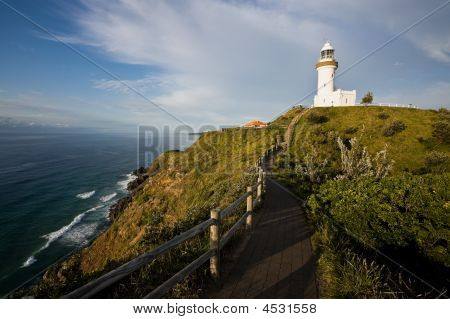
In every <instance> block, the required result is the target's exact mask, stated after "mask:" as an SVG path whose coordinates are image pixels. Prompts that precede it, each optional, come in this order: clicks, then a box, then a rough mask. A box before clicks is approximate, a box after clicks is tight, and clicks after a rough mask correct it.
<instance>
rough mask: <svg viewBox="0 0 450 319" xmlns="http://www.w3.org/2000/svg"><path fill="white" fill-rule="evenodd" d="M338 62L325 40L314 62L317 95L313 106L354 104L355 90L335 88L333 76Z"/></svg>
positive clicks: (329, 44) (332, 49)
mask: <svg viewBox="0 0 450 319" xmlns="http://www.w3.org/2000/svg"><path fill="white" fill-rule="evenodd" d="M337 68H338V62H337V61H336V59H335V58H334V48H333V47H332V46H331V43H330V42H329V41H327V42H326V43H325V44H324V45H323V47H322V50H320V59H319V62H317V64H316V70H317V76H318V78H317V95H316V96H314V106H349V105H356V91H355V90H353V91H344V90H341V89H337V90H336V89H335V86H334V77H335V73H336V69H337Z"/></svg>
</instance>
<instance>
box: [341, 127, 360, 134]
mask: <svg viewBox="0 0 450 319" xmlns="http://www.w3.org/2000/svg"><path fill="white" fill-rule="evenodd" d="M344 132H345V134H354V133H356V132H358V128H357V127H349V128H348V129H346V130H345V131H344Z"/></svg>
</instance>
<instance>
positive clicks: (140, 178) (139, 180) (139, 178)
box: [127, 167, 149, 193]
mask: <svg viewBox="0 0 450 319" xmlns="http://www.w3.org/2000/svg"><path fill="white" fill-rule="evenodd" d="M133 175H134V176H136V179H135V180H134V181H132V182H130V183H128V185H127V190H128V191H130V192H132V193H133V192H135V191H136V190H137V189H139V188H140V186H141V185H142V184H143V183H144V182H145V181H146V180H147V178H148V177H149V175H148V174H147V170H146V169H145V168H144V167H140V168H139V169H136V170H134V171H133Z"/></svg>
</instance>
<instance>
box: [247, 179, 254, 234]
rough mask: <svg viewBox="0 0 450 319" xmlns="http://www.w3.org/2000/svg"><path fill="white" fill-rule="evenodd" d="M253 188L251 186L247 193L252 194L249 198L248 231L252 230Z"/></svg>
mask: <svg viewBox="0 0 450 319" xmlns="http://www.w3.org/2000/svg"><path fill="white" fill-rule="evenodd" d="M252 189H253V187H252V186H249V187H247V192H250V195H248V197H247V212H248V216H247V219H246V226H247V229H251V228H252V211H253V192H252Z"/></svg>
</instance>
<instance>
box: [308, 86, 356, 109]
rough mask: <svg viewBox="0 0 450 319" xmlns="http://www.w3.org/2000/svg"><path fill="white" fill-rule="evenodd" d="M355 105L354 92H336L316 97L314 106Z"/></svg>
mask: <svg viewBox="0 0 450 319" xmlns="http://www.w3.org/2000/svg"><path fill="white" fill-rule="evenodd" d="M354 105H356V91H355V90H353V91H344V90H341V89H339V90H336V91H333V92H331V93H329V94H324V95H320V94H319V95H316V96H315V97H314V106H354Z"/></svg>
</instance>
